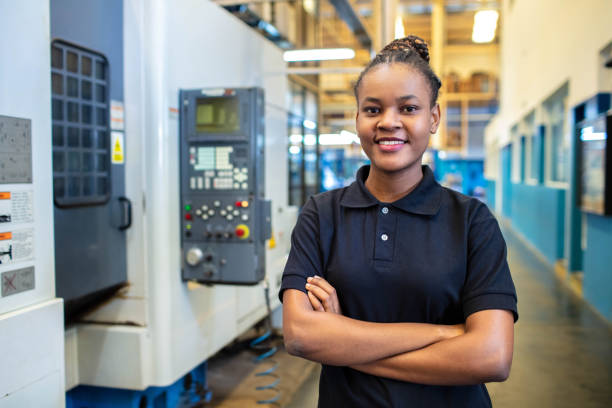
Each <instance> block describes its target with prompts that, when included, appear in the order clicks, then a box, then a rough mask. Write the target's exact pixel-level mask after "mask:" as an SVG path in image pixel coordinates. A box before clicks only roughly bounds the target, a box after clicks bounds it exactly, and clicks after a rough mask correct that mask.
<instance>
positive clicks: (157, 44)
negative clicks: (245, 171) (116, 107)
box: [47, 0, 297, 390]
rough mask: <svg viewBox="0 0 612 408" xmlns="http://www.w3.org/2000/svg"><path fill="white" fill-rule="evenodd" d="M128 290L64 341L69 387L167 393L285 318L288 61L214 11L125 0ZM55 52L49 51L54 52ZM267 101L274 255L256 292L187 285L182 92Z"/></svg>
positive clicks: (201, 3) (199, 4)
mask: <svg viewBox="0 0 612 408" xmlns="http://www.w3.org/2000/svg"><path fill="white" fill-rule="evenodd" d="M124 50H125V51H124V61H125V62H124V63H125V66H124V81H125V140H126V143H125V148H126V152H125V162H126V193H127V196H128V198H129V199H130V200H131V201H132V203H133V222H132V227H131V228H130V229H129V230H128V235H127V239H128V251H127V252H128V281H129V286H128V287H127V288H126V289H125V290H124V291H123V292H122V293H121V294H120V295H119V296H116V297H115V298H113V299H112V300H111V301H109V302H107V303H106V304H104V305H102V306H100V307H99V308H98V309H97V310H95V311H94V312H92V313H90V314H88V315H87V316H86V318H85V320H86V321H87V322H84V323H80V324H78V325H76V326H74V327H72V328H70V329H69V330H67V331H66V370H67V371H66V388H67V389H70V388H72V387H74V386H76V385H79V384H85V385H94V386H104V387H113V388H125V389H136V390H138V389H140V390H142V389H145V388H147V387H149V386H166V385H169V384H171V383H173V382H174V381H176V380H177V379H179V378H181V377H182V376H183V375H185V374H186V373H187V372H188V371H189V370H191V369H193V368H194V367H195V366H197V365H198V364H200V363H201V362H203V361H205V360H207V359H208V358H209V357H210V356H212V355H213V354H214V353H216V352H217V351H218V350H220V349H221V348H222V347H224V346H225V345H227V344H228V343H230V342H231V341H232V340H233V339H235V338H236V337H237V336H238V335H240V334H241V333H243V332H244V331H245V330H247V329H249V328H250V327H252V326H253V325H254V324H255V323H256V322H258V321H259V320H261V319H262V318H263V317H264V316H265V315H266V313H267V310H266V302H265V298H264V285H265V284H267V285H269V293H270V300H271V305H272V308H273V309H276V308H278V306H279V304H280V303H279V301H278V297H277V293H278V288H279V285H280V277H281V274H282V270H283V267H284V263H285V261H286V256H287V253H288V251H289V236H290V232H291V229H292V228H293V225H294V223H295V219H296V215H297V210H296V209H295V208H290V207H288V206H287V177H288V170H287V160H286V156H287V130H286V129H287V111H286V109H285V104H286V94H287V79H286V74H285V73H284V70H285V62H284V61H283V58H282V50H281V49H279V48H277V47H276V46H275V45H274V44H272V43H271V42H269V41H268V40H266V39H265V38H264V37H263V36H260V35H259V34H257V33H256V32H255V31H253V30H252V29H250V28H249V27H248V26H246V25H245V24H244V23H243V22H241V21H239V20H238V19H236V18H235V17H233V16H232V15H231V14H229V13H228V12H226V11H225V10H224V9H222V8H221V7H219V6H217V5H215V4H214V3H212V2H210V1H208V0H182V1H180V2H173V1H170V0H125V1H124ZM47 52H48V49H47ZM253 86H257V87H261V88H263V89H264V92H265V99H266V109H265V111H266V113H265V133H266V134H265V154H266V156H267V157H268V160H266V171H265V172H266V192H265V198H266V199H269V200H271V201H272V229H273V232H272V233H273V236H272V237H273V243H274V244H273V245H268V249H267V250H266V278H265V279H264V281H263V282H262V283H260V284H258V285H255V286H232V285H213V286H204V285H200V284H196V283H192V282H188V283H186V282H183V281H182V280H181V253H180V232H181V230H180V225H179V214H180V211H181V209H180V204H179V162H178V160H179V150H178V149H179V145H178V143H179V134H178V132H179V116H178V102H179V90H180V89H193V88H198V87H202V88H206V87H228V88H230V87H253Z"/></svg>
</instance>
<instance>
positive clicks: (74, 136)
mask: <svg viewBox="0 0 612 408" xmlns="http://www.w3.org/2000/svg"><path fill="white" fill-rule="evenodd" d="M68 146H69V147H79V129H78V128H74V127H69V128H68Z"/></svg>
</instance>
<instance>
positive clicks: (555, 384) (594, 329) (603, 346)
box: [207, 228, 612, 408]
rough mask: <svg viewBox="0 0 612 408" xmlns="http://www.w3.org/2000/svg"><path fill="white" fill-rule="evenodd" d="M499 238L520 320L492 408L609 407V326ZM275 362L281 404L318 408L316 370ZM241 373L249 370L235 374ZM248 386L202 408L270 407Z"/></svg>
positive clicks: (517, 246) (530, 254) (518, 242)
mask: <svg viewBox="0 0 612 408" xmlns="http://www.w3.org/2000/svg"><path fill="white" fill-rule="evenodd" d="M504 235H505V237H506V241H507V243H508V261H509V264H510V270H511V271H512V276H513V279H514V282H515V285H516V289H517V293H518V299H519V304H518V305H519V315H520V318H519V321H518V322H517V324H516V327H515V347H514V359H513V364H512V372H511V374H510V378H509V379H508V380H507V381H506V382H503V383H492V384H488V385H487V387H488V389H489V393H490V394H491V399H492V400H493V406H494V407H496V408H506V407H508V408H516V407H521V408H529V407H534V408H548V407H555V408H558V407H559V408H562V407H568V408H570V407H571V408H574V407H581V408H590V407H593V408H595V407H610V406H612V326H611V325H610V324H609V323H607V322H606V321H605V320H604V319H603V318H602V317H601V316H599V315H597V314H596V313H595V312H594V311H593V309H592V308H591V307H590V306H589V305H588V304H586V303H585V302H584V301H583V300H582V299H581V298H580V297H578V296H576V295H575V294H574V293H573V292H572V291H571V290H570V289H568V287H567V286H566V285H565V284H563V283H561V282H560V280H559V279H558V278H557V277H556V276H555V273H554V271H553V268H552V267H551V266H550V265H549V264H548V263H547V262H545V261H543V259H542V258H540V257H539V256H538V255H537V254H536V253H535V252H534V251H533V250H532V249H531V248H529V247H528V245H526V244H525V243H524V241H523V240H522V239H521V238H520V237H518V236H516V235H515V234H514V233H513V232H512V230H511V229H509V228H505V229H504ZM611 296H612V294H611ZM247 356H248V354H247ZM276 358H277V359H278V360H279V361H280V363H281V364H280V365H279V370H278V372H279V375H280V379H281V381H280V383H279V386H278V387H277V388H278V389H279V390H280V392H281V394H280V395H281V397H280V399H279V405H280V406H282V407H285V408H311V407H313V408H314V407H316V402H317V394H318V393H317V387H318V378H319V372H320V369H319V367H318V365H315V364H313V363H310V362H307V361H304V360H301V359H298V358H293V357H291V356H289V355H287V354H286V353H285V352H284V351H282V350H281V351H280V352H279V353H277V357H276ZM242 359H243V360H244V359H245V356H243V357H242ZM249 361H250V360H249ZM251 364H252V363H251ZM253 367H254V366H253ZM253 367H251V368H253ZM247 368H248V367H247ZM215 370H216V368H215V364H214V363H213V364H212V366H211V367H209V379H210V382H209V386H210V387H211V389H212V391H213V395H215V387H218V385H217V384H216V381H217V380H216V379H215V375H216V374H215ZM217 371H218V372H220V370H218V369H217ZM245 371H248V370H242V371H240V372H245ZM235 372H236V371H235ZM251 377H252V376H251ZM226 380H227V378H226ZM249 381H250V382H253V380H246V381H245V380H241V381H238V382H239V383H242V386H243V388H245V390H246V391H245V392H246V394H245V393H243V396H240V395H237V394H236V393H238V394H240V392H237V389H238V388H240V386H239V385H238V386H237V387H236V388H232V390H231V391H227V392H224V395H219V393H217V397H216V403H213V405H207V406H215V407H223V408H231V407H234V406H235V407H250V406H253V407H255V406H261V407H265V406H272V405H256V404H255V402H254V401H255V400H256V399H257V398H258V397H257V396H255V395H256V394H258V393H259V394H262V393H264V392H265V391H259V392H253V391H250V390H252V389H254V387H253V384H250V383H249V384H248V386H246V387H245V386H244V383H245V382H247V383H248V382H249ZM222 383H223V381H222V380H221V381H219V384H222ZM244 395H246V397H244ZM249 398H250V399H249ZM232 399H233V400H234V401H235V402H236V404H235V405H233V404H232ZM213 402H215V400H213ZM276 406H278V405H276Z"/></svg>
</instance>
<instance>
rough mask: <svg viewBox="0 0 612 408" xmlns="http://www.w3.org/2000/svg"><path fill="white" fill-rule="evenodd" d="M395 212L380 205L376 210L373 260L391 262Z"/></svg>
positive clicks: (394, 232) (394, 237)
mask: <svg viewBox="0 0 612 408" xmlns="http://www.w3.org/2000/svg"><path fill="white" fill-rule="evenodd" d="M396 217H397V214H396V211H394V210H393V209H392V208H391V206H389V205H386V204H381V205H379V206H378V210H377V222H376V237H375V241H374V242H375V244H374V259H376V260H383V261H392V260H393V247H394V246H395V239H396V236H397V234H396V230H395V229H396V225H397V222H396Z"/></svg>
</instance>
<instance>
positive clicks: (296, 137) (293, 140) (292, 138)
mask: <svg viewBox="0 0 612 408" xmlns="http://www.w3.org/2000/svg"><path fill="white" fill-rule="evenodd" d="M302 139H303V138H302V135H291V136H289V141H290V142H291V143H293V144H302Z"/></svg>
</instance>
